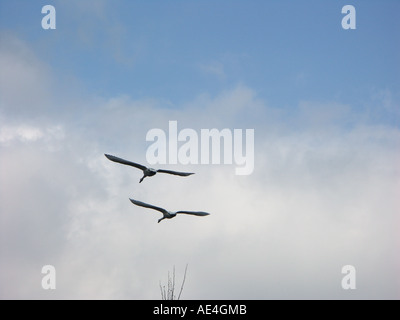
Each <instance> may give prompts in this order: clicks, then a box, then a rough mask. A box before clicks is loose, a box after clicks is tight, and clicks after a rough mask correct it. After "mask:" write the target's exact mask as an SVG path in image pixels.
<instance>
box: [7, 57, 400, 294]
mask: <svg viewBox="0 0 400 320" xmlns="http://www.w3.org/2000/svg"><path fill="white" fill-rule="evenodd" d="M21 59H22V60H23V59H24V58H23V57H22V58H21ZM18 63H23V62H18ZM3 89H4V88H0V90H3ZM53 98H55V99H56V98H57V97H53ZM10 99H11V100H12V99H13V97H12V96H10ZM40 103H41V99H40V98H38V97H36V100H35V99H34V100H32V101H31V104H32V106H33V107H36V105H37V104H40ZM92 103H93V102H92V101H83V102H76V104H78V105H79V106H81V107H82V108H81V110H82V112H80V113H79V112H77V117H78V115H79V119H75V118H74V119H68V118H62V117H58V116H57V115H55V114H49V115H48V117H46V118H45V119H42V118H40V121H39V120H38V121H37V123H35V119H34V118H32V117H30V116H29V115H27V116H26V117H25V118H24V117H20V118H18V119H17V120H15V119H14V117H13V115H12V114H13V113H12V111H11V110H10V109H7V108H5V109H3V115H2V119H1V128H0V212H1V224H0V234H1V250H0V269H1V270H2V272H1V274H0V297H2V298H43V299H46V298H122V299H130V298H137V299H142V298H145V299H147V298H153V299H154V298H159V297H160V293H159V287H158V285H159V280H162V281H164V279H165V277H166V274H167V270H168V269H170V270H171V269H172V266H173V265H176V268H177V276H178V277H180V276H182V275H183V270H184V266H185V265H186V263H189V269H188V276H187V280H186V286H185V289H184V292H183V298H187V299H231V298H232V299H233V298H243V299H248V298H254V299H262V298H343V299H346V298H396V297H398V289H397V288H398V287H399V280H400V279H399V277H398V270H399V267H400V263H399V260H398V258H397V256H398V251H399V244H398V242H395V239H396V237H397V230H396V226H397V224H396V223H397V221H398V200H397V198H398V197H397V194H396V190H398V189H399V187H400V180H399V177H400V175H399V173H400V172H399V170H400V167H399V166H398V163H399V161H398V160H399V152H398V149H397V148H396V146H398V143H399V142H400V132H399V130H398V129H397V128H394V127H389V126H384V125H371V124H368V123H361V122H356V121H353V122H351V124H350V126H348V125H346V126H342V123H343V121H342V120H343V119H348V117H352V110H351V108H350V106H342V105H339V104H335V103H326V104H324V105H322V104H317V103H314V102H304V103H303V104H302V105H301V106H302V107H301V108H299V110H300V111H299V113H298V114H297V115H296V117H294V118H293V117H292V118H291V119H289V120H290V121H291V122H292V123H296V126H295V127H291V126H289V125H288V122H287V121H288V118H287V117H286V116H285V115H282V114H280V113H279V112H277V110H274V109H272V108H271V107H270V106H268V105H267V104H266V103H265V102H264V101H262V100H261V99H259V98H257V95H256V93H255V92H254V91H253V90H251V89H250V88H248V87H246V86H239V87H237V88H234V89H232V90H227V91H225V92H222V93H220V94H219V95H217V96H215V97H210V96H207V95H202V96H199V97H197V98H194V99H193V101H192V102H190V103H187V104H185V105H182V106H179V108H176V109H168V110H166V109H164V108H163V107H162V106H161V104H160V103H159V102H158V101H156V100H146V101H135V100H133V99H132V98H130V97H115V98H113V99H110V100H108V101H100V103H99V101H98V100H96V108H93V109H91V112H90V113H87V112H86V111H85V110H87V108H88V107H87V105H90V104H92ZM60 105H62V104H60ZM84 106H85V107H84ZM329 106H336V107H337V108H335V110H330V109H329V108H330V107H329ZM319 107H320V108H323V109H324V110H327V111H330V113H329V114H325V113H322V112H321V113H320V112H319V110H320V109H319ZM89 108H90V106H89ZM79 109H80V108H77V110H79ZM310 119H311V120H312V121H311V120H310ZM321 119H322V120H323V122H324V126H318V125H310V122H311V123H314V124H318V123H319V121H322V120H321ZM169 120H177V121H178V126H179V129H182V128H184V127H192V128H194V129H195V130H198V129H200V128H213V127H217V128H220V129H221V128H224V127H230V128H252V127H251V126H253V128H255V129H256V132H255V134H256V145H255V148H256V149H255V150H256V162H255V172H254V174H253V175H251V176H247V177H240V176H235V175H234V170H233V167H232V166H211V165H210V166H205V165H199V166H190V167H188V168H185V169H188V170H193V171H194V172H196V174H195V175H193V176H191V177H187V178H181V177H172V176H169V175H161V174H160V175H157V176H155V177H152V178H149V179H146V180H145V181H144V182H143V183H142V184H139V183H138V180H139V178H140V177H141V172H139V171H138V170H137V169H134V168H130V167H125V166H122V165H118V164H116V163H113V162H110V161H108V160H107V159H106V158H105V157H104V156H103V153H106V152H107V153H115V154H116V155H119V156H123V157H126V158H129V159H131V160H133V161H137V162H144V161H145V151H146V148H147V146H148V145H149V144H148V143H146V142H145V135H146V133H147V131H148V130H150V129H152V128H157V127H160V128H164V129H166V128H167V127H168V121H169ZM324 128H329V129H327V130H324ZM179 168H180V169H183V168H182V167H179ZM129 197H134V198H137V199H140V200H142V201H145V202H149V203H153V204H155V205H159V206H163V207H165V208H167V209H171V210H180V209H187V210H204V211H209V212H211V215H210V216H208V217H204V218H197V217H190V216H178V217H176V218H175V219H173V220H168V221H163V222H162V223H160V224H158V223H157V219H158V218H159V213H157V212H153V211H151V210H146V209H144V208H138V207H135V206H133V205H132V204H131V203H130V202H129V200H128V198H129ZM45 264H52V265H54V266H55V267H56V270H57V289H56V290H55V291H53V292H50V291H44V290H43V289H41V287H40V280H41V277H42V274H41V273H40V271H41V267H42V266H43V265H45ZM346 264H353V265H354V266H355V267H356V269H357V275H358V278H357V287H358V289H357V290H356V292H351V293H349V292H345V291H343V290H342V289H341V288H340V283H341V278H342V274H341V268H342V266H343V265H346Z"/></svg>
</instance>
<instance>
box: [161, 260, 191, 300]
mask: <svg viewBox="0 0 400 320" xmlns="http://www.w3.org/2000/svg"><path fill="white" fill-rule="evenodd" d="M187 268H188V264H186V268H185V274H184V275H183V281H182V285H181V290H180V291H179V296H178V300H179V299H180V298H181V294H182V291H183V287H184V285H185V281H186V273H187ZM159 285H160V291H161V300H175V299H176V295H175V266H174V267H173V269H172V277H171V275H170V272H169V271H168V282H167V288H165V286H162V285H161V281H160V283H159Z"/></svg>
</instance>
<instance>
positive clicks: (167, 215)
mask: <svg viewBox="0 0 400 320" xmlns="http://www.w3.org/2000/svg"><path fill="white" fill-rule="evenodd" d="M129 200H131V202H132V203H133V204H135V205H137V206H140V207H144V208H149V209H153V210H157V211H160V212H161V213H162V214H163V217H162V218H161V219H159V220H158V223H160V222H161V221H162V220H164V219H172V218H174V217H175V216H176V215H177V214H180V213H182V214H191V215H194V216H208V215H209V213H207V212H203V211H176V212H172V211H168V210H165V209H163V208H160V207H156V206H153V205H151V204H147V203H144V202H141V201H137V200H134V199H129Z"/></svg>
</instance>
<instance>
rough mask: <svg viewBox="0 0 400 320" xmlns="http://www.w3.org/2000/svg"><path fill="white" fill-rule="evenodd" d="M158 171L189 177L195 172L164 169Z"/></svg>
mask: <svg viewBox="0 0 400 320" xmlns="http://www.w3.org/2000/svg"><path fill="white" fill-rule="evenodd" d="M157 172H161V173H168V174H174V175H176V176H182V177H187V176H190V175H192V174H194V173H193V172H179V171H172V170H163V169H158V170H157Z"/></svg>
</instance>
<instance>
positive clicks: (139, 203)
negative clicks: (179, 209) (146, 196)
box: [129, 198, 168, 214]
mask: <svg viewBox="0 0 400 320" xmlns="http://www.w3.org/2000/svg"><path fill="white" fill-rule="evenodd" d="M129 200H131V202H132V203H133V204H135V205H137V206H140V207H144V208H149V209H153V210H157V211H160V212H161V213H162V214H164V213H168V211H167V210H165V209H163V208H160V207H156V206H153V205H151V204H148V203H144V202H142V201H137V200H134V199H130V198H129Z"/></svg>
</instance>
